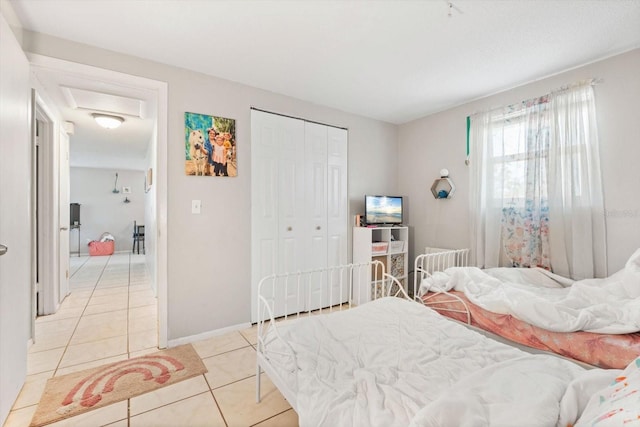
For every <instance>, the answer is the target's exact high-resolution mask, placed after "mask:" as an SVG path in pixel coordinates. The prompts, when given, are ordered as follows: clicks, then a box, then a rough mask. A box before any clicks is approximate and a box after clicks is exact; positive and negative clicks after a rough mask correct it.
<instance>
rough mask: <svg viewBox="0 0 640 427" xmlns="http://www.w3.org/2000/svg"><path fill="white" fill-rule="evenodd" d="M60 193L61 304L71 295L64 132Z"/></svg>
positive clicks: (66, 141) (64, 136)
mask: <svg viewBox="0 0 640 427" xmlns="http://www.w3.org/2000/svg"><path fill="white" fill-rule="evenodd" d="M59 144H60V145H59V148H60V156H59V158H60V169H59V174H60V178H59V179H60V191H59V193H58V209H59V213H58V218H60V227H59V232H60V237H59V241H58V244H59V250H58V261H59V264H60V265H59V269H58V271H59V274H60V280H59V285H58V286H59V292H58V298H59V301H58V302H59V303H61V302H62V301H63V300H64V299H65V297H66V296H67V295H69V224H70V221H69V188H70V186H69V136H68V135H67V133H66V132H65V131H64V130H62V129H61V130H60V138H59Z"/></svg>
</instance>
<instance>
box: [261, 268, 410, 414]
mask: <svg viewBox="0 0 640 427" xmlns="http://www.w3.org/2000/svg"><path fill="white" fill-rule="evenodd" d="M369 274H370V276H369ZM362 275H365V276H364V277H369V278H370V279H371V284H372V287H371V293H372V295H371V300H375V299H378V298H382V297H387V296H395V297H402V298H406V299H409V300H410V298H409V296H408V295H407V294H406V292H405V290H404V287H403V286H402V284H401V283H400V282H399V281H398V279H396V278H395V277H393V276H391V275H390V274H387V273H386V272H385V266H384V264H383V263H382V262H380V261H370V262H365V263H360V264H346V265H340V266H334V267H328V268H322V269H316V270H308V271H299V272H294V273H284V274H273V275H270V276H267V277H264V278H263V279H262V280H260V282H259V283H258V323H257V327H258V334H257V348H256V350H257V357H256V374H257V375H256V402H258V403H259V402H260V374H261V371H262V370H264V372H265V373H266V374H267V375H268V376H269V378H270V379H271V381H272V382H273V383H274V384H275V386H276V387H277V388H278V390H280V392H281V393H282V395H283V396H284V397H285V399H287V401H288V402H289V404H290V405H291V407H292V408H293V409H294V410H296V406H297V402H296V396H295V393H294V392H293V390H291V388H290V387H289V386H288V385H287V382H286V380H285V378H283V377H282V376H281V375H280V374H279V372H278V370H277V369H275V368H274V366H272V364H273V363H277V361H275V360H274V359H273V356H279V357H281V358H285V359H288V360H290V361H292V362H293V364H292V366H297V361H296V353H295V351H294V350H293V348H292V347H291V346H290V345H289V344H288V343H287V342H286V340H284V339H283V338H282V336H281V335H280V334H279V333H278V328H277V326H276V325H277V323H278V321H281V320H282V321H283V320H287V319H290V318H300V317H303V316H311V315H315V314H321V313H325V312H326V313H331V312H333V311H342V310H348V309H350V308H351V307H353V306H355V305H356V304H355V303H354V302H353V301H360V300H361V298H360V297H361V296H360V295H359V293H360V289H359V288H358V286H357V284H358V283H359V282H360V279H361V276H362ZM336 281H337V283H336ZM334 284H337V285H338V288H339V295H345V294H344V292H346V295H347V300H346V301H343V302H341V303H339V304H337V305H333V306H329V307H322V305H319V307H320V308H318V309H315V310H306V308H305V309H302V310H301V309H299V307H300V300H298V301H297V304H296V307H297V308H296V309H295V310H293V309H291V310H289V309H288V307H287V302H286V301H285V302H284V306H285V310H284V312H285V313H289V312H290V313H289V314H285V315H284V316H282V317H279V318H274V315H273V313H274V312H277V310H276V304H277V301H276V299H275V297H274V295H276V288H278V289H280V290H282V289H283V288H284V294H285V295H287V294H288V291H289V290H290V289H293V288H295V290H296V291H297V294H298V295H300V290H301V289H305V288H306V289H312V288H313V286H314V285H320V286H319V288H320V289H325V290H328V292H327V293H325V294H323V293H322V292H321V293H320V295H319V299H320V301H323V297H327V296H328V300H327V301H334V295H333V289H334V286H333V285H334ZM269 291H270V292H269ZM354 292H355V293H356V294H357V295H356V294H354ZM308 295H309V297H308V301H307V303H308V307H314V306H316V305H314V304H312V303H313V301H311V292H308ZM278 308H280V307H278ZM270 328H273V333H274V334H275V337H276V339H278V340H279V341H280V342H282V343H283V344H284V346H285V347H284V348H285V351H284V353H282V352H274V351H269V350H268V349H267V347H266V342H265V338H266V334H267V332H268V331H269V329H270ZM293 378H295V383H296V387H295V388H296V389H297V376H295V375H294V376H293Z"/></svg>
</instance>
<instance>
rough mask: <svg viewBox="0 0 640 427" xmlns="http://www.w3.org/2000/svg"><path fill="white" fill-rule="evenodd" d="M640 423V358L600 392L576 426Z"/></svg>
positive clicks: (601, 426)
mask: <svg viewBox="0 0 640 427" xmlns="http://www.w3.org/2000/svg"><path fill="white" fill-rule="evenodd" d="M583 426H589V427H591V426H593V427H613V426H640V357H638V358H637V359H636V360H634V361H633V362H631V363H630V364H629V365H628V366H627V367H626V368H625V369H624V371H622V374H620V375H619V376H617V377H616V378H615V379H614V380H613V382H612V383H611V384H609V385H608V386H607V387H605V388H603V389H601V390H599V391H597V392H596V393H595V394H594V395H593V396H592V397H591V399H589V403H588V404H587V407H586V408H585V409H584V412H583V413H582V415H581V416H580V419H579V420H578V422H576V424H575V427H583Z"/></svg>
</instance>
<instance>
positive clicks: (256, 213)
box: [251, 110, 305, 322]
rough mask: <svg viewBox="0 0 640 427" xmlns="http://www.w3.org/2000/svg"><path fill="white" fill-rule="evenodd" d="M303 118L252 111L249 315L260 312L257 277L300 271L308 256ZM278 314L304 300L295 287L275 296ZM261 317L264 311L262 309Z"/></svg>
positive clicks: (299, 304)
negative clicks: (303, 235)
mask: <svg viewBox="0 0 640 427" xmlns="http://www.w3.org/2000/svg"><path fill="white" fill-rule="evenodd" d="M303 155H304V122H303V121H302V120H296V119H289V118H287V117H282V116H278V115H275V114H269V113H264V112H261V111H256V110H252V111H251V164H252V167H251V284H252V285H251V286H252V288H251V290H252V292H251V305H252V310H251V320H252V322H256V321H257V320H258V318H259V314H258V305H257V298H258V282H259V281H260V279H262V278H263V277H265V276H268V275H271V274H276V273H282V272H284V271H296V270H299V269H300V268H301V265H302V264H301V263H302V262H303V261H304V259H305V255H304V253H303V244H302V242H301V238H300V233H301V232H302V226H301V217H302V216H303V206H302V205H301V203H302V200H303V198H304V188H302V184H301V176H300V174H301V173H302V170H303V165H304V157H303ZM266 292H267V293H268V296H269V297H270V296H272V294H271V293H269V292H270V290H266ZM273 297H274V299H275V301H276V302H277V303H276V306H277V308H276V310H275V312H274V315H275V316H282V315H284V314H285V303H286V311H288V312H294V311H297V310H298V309H299V308H301V304H304V298H303V296H301V295H298V293H297V288H295V287H291V288H289V289H287V291H286V292H285V291H284V289H282V288H279V290H278V292H276V294H275V295H273ZM260 316H262V314H260Z"/></svg>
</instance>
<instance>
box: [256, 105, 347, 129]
mask: <svg viewBox="0 0 640 427" xmlns="http://www.w3.org/2000/svg"><path fill="white" fill-rule="evenodd" d="M250 109H251V110H256V111H260V112H263V113H269V114H274V115H276V116H282V117H288V118H290V119H296V120H302V121H304V122H307V123H315V124H317V125H322V126H329V127H332V128H336V129H343V130H346V131H348V130H349V128H345V127H342V126H336V125H330V124H327V123H322V122H316V121H314V120H307V119H303V118H302V117H296V116H290V115H289V114H282V113H275V112H273V111H269V110H263V109H262V108H256V107H250Z"/></svg>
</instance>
